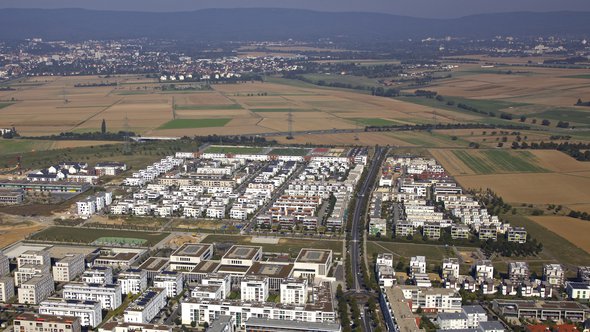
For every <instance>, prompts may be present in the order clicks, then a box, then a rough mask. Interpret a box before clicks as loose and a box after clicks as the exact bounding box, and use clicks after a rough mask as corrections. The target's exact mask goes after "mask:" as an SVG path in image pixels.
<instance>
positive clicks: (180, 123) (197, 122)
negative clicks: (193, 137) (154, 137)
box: [158, 118, 231, 129]
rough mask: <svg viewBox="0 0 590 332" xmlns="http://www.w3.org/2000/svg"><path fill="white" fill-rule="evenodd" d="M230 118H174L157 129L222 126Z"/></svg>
mask: <svg viewBox="0 0 590 332" xmlns="http://www.w3.org/2000/svg"><path fill="white" fill-rule="evenodd" d="M230 121H231V119H230V118H220V119H176V120H171V121H168V122H166V123H165V124H163V125H161V126H160V127H159V128H158V129H185V128H210V127H223V126H225V125H226V124H227V123H228V122H230Z"/></svg>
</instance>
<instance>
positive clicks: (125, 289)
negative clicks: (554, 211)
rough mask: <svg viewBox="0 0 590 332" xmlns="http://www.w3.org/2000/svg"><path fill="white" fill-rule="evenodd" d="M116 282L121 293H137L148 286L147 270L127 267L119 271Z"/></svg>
mask: <svg viewBox="0 0 590 332" xmlns="http://www.w3.org/2000/svg"><path fill="white" fill-rule="evenodd" d="M117 283H118V284H119V285H120V286H121V293H122V294H139V293H141V292H143V291H144V290H145V289H146V288H147V286H148V276H147V271H146V270H140V269H127V270H125V271H123V272H121V273H119V275H118V277H117Z"/></svg>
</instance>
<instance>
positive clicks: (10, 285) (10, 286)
mask: <svg viewBox="0 0 590 332" xmlns="http://www.w3.org/2000/svg"><path fill="white" fill-rule="evenodd" d="M13 296H14V279H12V278H11V277H10V276H4V277H0V302H3V303H6V302H8V300H10V298H12V297H13Z"/></svg>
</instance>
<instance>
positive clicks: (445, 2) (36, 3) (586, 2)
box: [0, 0, 590, 18]
mask: <svg viewBox="0 0 590 332" xmlns="http://www.w3.org/2000/svg"><path fill="white" fill-rule="evenodd" d="M239 7H272V8H299V9H311V10H319V11H365V12H380V13H390V14H398V15H407V16H415V17H435V18H449V17H460V16H465V15H471V14H480V13H497V12H511V11H560V10H567V11H590V0H0V8H86V9H100V10H131V11H156V12H159V11H189V10H197V9H204V8H239Z"/></svg>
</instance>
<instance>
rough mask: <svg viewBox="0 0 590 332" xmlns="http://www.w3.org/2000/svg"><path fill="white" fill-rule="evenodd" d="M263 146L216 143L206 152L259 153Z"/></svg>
mask: <svg viewBox="0 0 590 332" xmlns="http://www.w3.org/2000/svg"><path fill="white" fill-rule="evenodd" d="M262 151H263V149H262V148H256V147H248V146H218V145H214V146H211V147H209V148H207V150H205V152H206V153H233V154H237V153H243V154H259V153H262Z"/></svg>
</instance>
